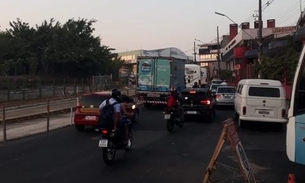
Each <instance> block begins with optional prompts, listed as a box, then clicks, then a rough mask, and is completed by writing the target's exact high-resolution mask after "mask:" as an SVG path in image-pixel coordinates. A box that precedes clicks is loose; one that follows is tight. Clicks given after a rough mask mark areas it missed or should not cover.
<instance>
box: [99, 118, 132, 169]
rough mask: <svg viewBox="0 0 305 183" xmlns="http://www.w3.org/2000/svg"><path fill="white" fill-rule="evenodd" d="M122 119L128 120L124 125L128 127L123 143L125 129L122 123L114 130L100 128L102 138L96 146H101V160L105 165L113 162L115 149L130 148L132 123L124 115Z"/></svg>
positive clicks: (127, 149) (128, 149)
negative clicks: (126, 138)
mask: <svg viewBox="0 0 305 183" xmlns="http://www.w3.org/2000/svg"><path fill="white" fill-rule="evenodd" d="M123 120H128V121H129V122H128V123H127V124H125V125H127V127H128V143H127V145H126V144H124V139H125V133H126V132H125V131H126V128H125V126H124V125H122V126H120V127H119V128H118V129H117V130H116V131H115V132H113V131H112V129H111V128H102V129H101V132H102V139H100V140H99V143H98V147H100V148H102V153H103V160H104V162H105V163H106V164H107V165H110V164H112V163H113V162H114V159H115V155H116V151H117V150H125V151H126V152H129V151H130V150H131V148H132V141H133V137H132V126H131V125H132V123H131V121H130V120H129V119H127V117H126V116H124V117H123Z"/></svg>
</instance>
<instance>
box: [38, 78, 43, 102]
mask: <svg viewBox="0 0 305 183" xmlns="http://www.w3.org/2000/svg"><path fill="white" fill-rule="evenodd" d="M38 85H39V99H42V86H41V85H42V84H41V79H40V78H39V79H38Z"/></svg>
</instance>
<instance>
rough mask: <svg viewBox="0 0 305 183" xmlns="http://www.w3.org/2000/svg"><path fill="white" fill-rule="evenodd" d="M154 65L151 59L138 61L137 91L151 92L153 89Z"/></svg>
mask: <svg viewBox="0 0 305 183" xmlns="http://www.w3.org/2000/svg"><path fill="white" fill-rule="evenodd" d="M154 65H155V61H154V59H152V58H148V59H139V60H138V90H139V91H153V89H154V87H153V86H154V70H155V69H154Z"/></svg>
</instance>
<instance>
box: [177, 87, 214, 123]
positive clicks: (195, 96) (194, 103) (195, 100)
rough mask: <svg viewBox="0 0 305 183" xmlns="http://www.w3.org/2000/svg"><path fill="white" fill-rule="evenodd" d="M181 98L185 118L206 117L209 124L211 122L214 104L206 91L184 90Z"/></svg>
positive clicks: (199, 89) (196, 89)
mask: <svg viewBox="0 0 305 183" xmlns="http://www.w3.org/2000/svg"><path fill="white" fill-rule="evenodd" d="M181 97H182V99H183V105H182V107H183V111H184V116H185V117H187V116H206V117H207V119H208V121H209V122H213V120H214V115H215V109H214V105H213V104H214V102H213V97H212V96H211V94H210V92H209V90H208V89H205V88H192V89H185V90H183V91H182V92H181Z"/></svg>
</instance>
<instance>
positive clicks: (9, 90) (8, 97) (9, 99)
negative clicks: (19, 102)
mask: <svg viewBox="0 0 305 183" xmlns="http://www.w3.org/2000/svg"><path fill="white" fill-rule="evenodd" d="M10 85H11V83H10V79H7V101H8V102H9V101H11V86H10Z"/></svg>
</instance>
